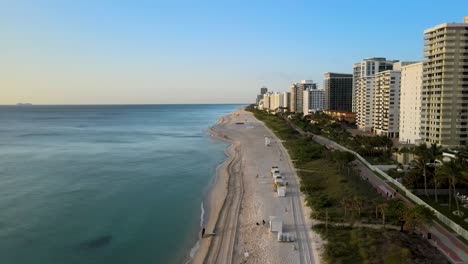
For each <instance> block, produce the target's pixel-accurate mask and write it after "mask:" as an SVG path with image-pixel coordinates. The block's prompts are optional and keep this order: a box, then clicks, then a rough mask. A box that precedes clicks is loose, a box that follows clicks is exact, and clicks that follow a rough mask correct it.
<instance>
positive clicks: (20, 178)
mask: <svg viewBox="0 0 468 264" xmlns="http://www.w3.org/2000/svg"><path fill="white" fill-rule="evenodd" d="M238 107H239V106H238V105H143V106H31V107H16V106H0V198H1V199H0V263H9V264H16V263H19V264H22V263H113V264H116V263H181V262H183V261H184V258H185V257H187V254H188V252H189V250H190V248H191V247H192V246H193V245H194V243H195V241H196V239H197V233H198V231H199V226H200V213H201V208H200V205H201V202H202V200H203V194H204V193H205V192H206V190H207V188H208V186H209V184H210V182H211V181H212V179H213V175H214V172H215V168H216V166H217V165H218V164H220V163H221V162H222V161H223V160H224V159H225V155H224V149H225V147H226V144H225V143H223V142H220V141H216V140H213V139H211V138H210V136H209V134H207V131H206V130H207V129H208V127H210V126H211V125H213V124H214V123H216V121H217V120H218V118H219V117H220V116H222V115H225V114H228V113H229V112H231V111H233V110H234V109H236V108H238Z"/></svg>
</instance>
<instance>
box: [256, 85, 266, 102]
mask: <svg viewBox="0 0 468 264" xmlns="http://www.w3.org/2000/svg"><path fill="white" fill-rule="evenodd" d="M267 92H268V88H266V87H265V86H263V87H262V88H260V94H258V95H257V100H256V101H255V103H256V104H257V105H259V104H260V100H262V99H263V95H264V94H266V93H267Z"/></svg>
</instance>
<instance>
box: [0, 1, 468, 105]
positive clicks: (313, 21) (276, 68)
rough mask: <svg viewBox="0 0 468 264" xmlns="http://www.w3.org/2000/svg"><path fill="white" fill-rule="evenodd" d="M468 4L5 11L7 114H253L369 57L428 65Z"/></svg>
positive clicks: (150, 4) (38, 4) (4, 5)
mask: <svg viewBox="0 0 468 264" xmlns="http://www.w3.org/2000/svg"><path fill="white" fill-rule="evenodd" d="M467 8H468V2H466V0H463V1H462V0H459V1H446V2H444V4H443V5H429V4H427V1H420V0H416V1H401V0H398V1H390V2H378V4H376V2H375V1H351V0H349V1H332V2H323V1H229V2H220V1H203V2H198V1H167V2H157V1H139V3H134V1H89V0H87V1H40V0H38V1H21V0H18V1H0V30H1V32H2V40H1V41H0V55H1V56H0V57H1V63H0V87H1V88H0V104H16V103H19V102H23V103H32V104H171V103H250V102H253V100H254V99H255V94H257V93H259V90H260V87H262V86H266V87H268V89H269V90H275V91H286V90H288V89H289V86H290V84H291V83H293V82H296V81H300V80H303V79H307V80H313V81H314V82H317V83H318V84H319V87H320V88H321V87H322V85H323V73H324V72H328V71H330V72H343V73H351V72H352V64H353V63H355V62H358V61H360V60H361V59H363V58H367V57H386V58H388V59H396V60H404V61H419V60H422V58H423V31H424V30H425V29H427V28H429V27H432V26H435V25H437V24H441V23H445V22H461V21H462V19H463V16H466V15H468V13H466V11H467Z"/></svg>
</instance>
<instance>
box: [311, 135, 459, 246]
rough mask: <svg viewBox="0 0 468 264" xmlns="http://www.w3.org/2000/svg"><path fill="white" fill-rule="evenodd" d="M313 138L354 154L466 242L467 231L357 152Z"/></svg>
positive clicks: (321, 138)
mask: <svg viewBox="0 0 468 264" xmlns="http://www.w3.org/2000/svg"><path fill="white" fill-rule="evenodd" d="M314 138H315V139H319V141H322V143H325V142H327V143H328V144H329V145H330V144H331V145H333V146H334V147H336V148H338V149H340V150H342V151H347V152H350V153H352V154H354V156H356V158H357V159H359V160H360V161H361V162H362V163H363V164H364V165H366V167H368V168H369V169H370V170H371V171H373V172H375V173H378V174H380V175H381V176H382V177H383V178H384V179H385V180H386V181H388V182H391V183H392V184H394V185H395V186H397V187H398V188H400V190H402V191H403V193H404V194H405V196H406V197H407V198H408V199H409V200H411V201H413V202H414V203H416V204H419V205H424V206H426V207H428V208H429V209H431V210H433V211H434V212H435V215H436V217H437V219H439V221H441V222H442V223H444V224H445V225H447V226H448V227H450V228H451V229H452V230H453V231H455V232H456V233H457V234H459V235H460V236H462V237H463V238H465V239H466V240H468V231H467V230H465V229H464V228H463V227H461V226H460V225H459V224H457V223H455V222H454V221H452V220H450V219H449V218H448V217H447V216H445V215H443V214H441V213H440V212H439V211H437V210H436V209H434V208H433V207H432V206H430V205H428V204H427V203H426V202H424V201H423V200H421V198H419V197H417V196H416V195H414V194H413V193H412V192H411V191H410V190H408V189H406V187H405V186H403V184H401V183H399V182H398V181H397V180H395V179H393V178H392V177H390V176H389V175H387V174H386V173H385V172H383V171H382V170H380V169H379V168H377V167H375V166H373V165H372V164H370V163H369V162H368V161H367V160H365V159H364V158H363V157H361V155H359V154H358V153H357V152H355V151H352V150H349V149H347V148H345V147H343V146H341V145H340V144H338V143H336V142H334V141H331V140H329V139H327V138H324V137H322V136H317V135H316V136H314Z"/></svg>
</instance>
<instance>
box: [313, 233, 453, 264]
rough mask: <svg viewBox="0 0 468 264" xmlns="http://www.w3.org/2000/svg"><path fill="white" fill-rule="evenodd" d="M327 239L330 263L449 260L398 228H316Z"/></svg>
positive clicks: (443, 261) (326, 256) (326, 245)
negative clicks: (396, 229) (397, 229)
mask: <svg viewBox="0 0 468 264" xmlns="http://www.w3.org/2000/svg"><path fill="white" fill-rule="evenodd" d="M313 229H314V230H315V231H317V232H318V233H319V234H321V235H322V237H324V238H325V239H326V240H327V243H326V244H325V245H324V247H325V254H324V256H323V257H324V259H325V261H326V262H327V263H333V264H341V263H342V264H345V263H346V264H347V263H369V264H370V263H376V264H377V263H379V264H380V263H384V264H405V263H428V264H429V263H440V264H443V263H449V262H448V261H447V260H446V258H445V257H444V256H443V255H442V253H440V252H439V251H437V250H434V247H433V246H431V245H430V244H429V243H428V242H427V241H426V240H424V239H422V238H421V237H420V236H417V235H411V234H406V233H401V232H398V231H395V230H378V229H367V228H350V227H333V228H328V231H326V228H325V225H323V224H320V225H316V226H314V227H313Z"/></svg>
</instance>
